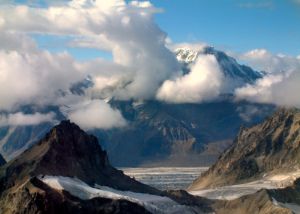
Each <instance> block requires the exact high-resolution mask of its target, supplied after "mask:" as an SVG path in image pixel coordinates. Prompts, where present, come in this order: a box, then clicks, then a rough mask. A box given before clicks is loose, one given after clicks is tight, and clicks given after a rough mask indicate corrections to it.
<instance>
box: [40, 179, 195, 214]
mask: <svg viewBox="0 0 300 214" xmlns="http://www.w3.org/2000/svg"><path fill="white" fill-rule="evenodd" d="M38 178H39V179H40V180H41V181H43V182H44V183H46V184H47V185H49V186H50V187H52V188H54V189H57V190H65V191H68V192H69V193H70V194H72V195H73V196H76V197H78V198H81V199H83V200H88V199H91V198H96V197H101V198H110V199H124V200H128V201H131V202H134V203H137V204H139V205H141V206H143V207H145V208H146V209H147V210H148V211H150V212H152V213H158V214H176V213H185V214H189V213H195V209H196V208H192V207H188V206H184V205H180V204H178V203H176V202H175V201H173V200H171V199H170V198H168V197H162V196H157V195H151V194H144V193H136V192H130V191H120V190H116V189H113V188H110V187H107V186H99V185H96V186H95V187H91V186H89V185H88V184H86V183H84V182H83V181H81V180H79V179H77V178H70V177H62V176H47V175H46V176H39V177H38Z"/></svg>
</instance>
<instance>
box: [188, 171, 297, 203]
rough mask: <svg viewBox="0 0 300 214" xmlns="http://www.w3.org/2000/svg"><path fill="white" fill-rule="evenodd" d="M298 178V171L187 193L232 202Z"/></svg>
mask: <svg viewBox="0 0 300 214" xmlns="http://www.w3.org/2000/svg"><path fill="white" fill-rule="evenodd" d="M299 177H300V171H295V172H291V173H286V174H277V175H272V176H266V177H264V178H263V179H260V180H257V181H253V182H249V183H244V184H238V185H231V186H224V187H218V188H213V189H204V190H196V191H189V193H190V194H192V195H196V196H202V197H206V198H210V199H223V200H233V199H236V198H239V197H241V196H243V195H249V194H252V193H255V192H257V191H258V190H260V189H279V188H285V187H287V186H289V185H291V184H292V183H293V182H294V181H295V180H296V179H297V178H299Z"/></svg>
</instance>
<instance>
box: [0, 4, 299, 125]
mask: <svg viewBox="0 0 300 214" xmlns="http://www.w3.org/2000/svg"><path fill="white" fill-rule="evenodd" d="M299 11H300V2H299V0H285V1H283V0H281V1H280V0H277V1H275V0H273V1H272V0H266V1H265V0H261V1H238V0H226V1H225V0H218V1H217V0H210V1H202V0H197V1H196V0H189V1H186V0H185V1H183V0H181V1H179V0H172V1H171V0H153V1H151V2H150V1H125V0H72V1H64V0H51V1H50V0H47V1H45V0H44V1H42V0H27V1H25V0H3V1H1V4H0V126H8V125H14V126H16V125H18V124H20V125H26V124H28V125H34V124H38V123H41V122H48V121H52V122H56V121H57V117H56V116H57V115H56V113H55V112H53V111H52V110H51V109H52V108H49V106H56V107H58V109H59V110H60V112H61V113H62V114H64V116H65V117H66V118H69V119H71V120H72V121H74V122H76V123H78V124H79V125H81V126H82V127H83V128H85V129H93V128H103V129H110V128H115V127H123V126H126V125H127V121H126V120H125V119H124V118H123V116H122V115H121V113H120V112H119V111H118V110H116V109H114V108H112V107H111V106H110V104H109V103H108V102H107V101H108V100H109V99H112V98H113V99H116V100H133V101H135V102H139V103H140V102H142V101H143V100H159V101H161V102H168V103H173V104H178V103H202V102H210V101H212V100H216V99H219V98H220V96H222V95H224V94H232V95H233V96H234V98H235V100H237V101H238V100H248V101H249V102H255V103H268V104H269V103H271V104H275V105H278V106H288V107H300V99H299V98H298V96H297V94H298V92H299V91H300V49H299V47H300V45H299V38H300V28H299V26H298V25H299V24H298V23H299V20H300V13H299ZM207 46H214V47H215V49H216V50H221V51H224V52H225V53H227V54H228V55H229V56H231V57H234V58H235V59H236V60H237V61H235V60H234V59H230V58H229V60H228V61H227V62H226V63H225V65H226V66H228V69H230V68H232V67H236V66H238V65H237V62H242V63H245V64H247V65H249V66H251V67H252V68H253V69H255V70H257V71H263V73H261V75H262V76H263V77H262V78H260V79H258V80H257V81H255V82H245V81H244V80H242V79H239V78H231V77H229V76H228V75H226V74H225V71H223V70H222V66H221V64H222V63H223V64H222V65H223V66H224V62H220V61H219V60H218V59H217V57H216V56H215V55H214V53H213V52H212V53H210V54H207V53H206V52H205V50H206V47H207ZM178 48H184V49H181V50H183V51H188V53H196V54H195V55H194V56H196V57H195V58H194V61H193V62H192V63H191V64H189V65H188V72H186V68H184V64H183V62H182V61H181V60H179V58H178V57H177V56H176V55H175V53H174V52H176V51H178ZM241 72H245V71H241ZM74 87H75V88H77V91H80V92H78V93H75V92H74V90H71V89H74ZM26 106H27V107H28V106H31V108H32V109H33V112H32V113H28V112H26V111H24V109H26V108H25V107H26ZM49 109H50V110H49ZM102 115H105V117H104V116H102ZM108 121H109V122H108Z"/></svg>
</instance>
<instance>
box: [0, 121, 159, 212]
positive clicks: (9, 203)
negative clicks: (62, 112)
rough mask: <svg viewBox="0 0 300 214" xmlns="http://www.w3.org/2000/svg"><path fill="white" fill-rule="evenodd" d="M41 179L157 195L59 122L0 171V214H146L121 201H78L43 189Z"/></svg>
mask: <svg viewBox="0 0 300 214" xmlns="http://www.w3.org/2000/svg"><path fill="white" fill-rule="evenodd" d="M45 175H47V176H49V175H52V176H65V177H69V178H70V179H72V178H73V179H75V180H76V181H77V180H78V179H80V182H85V183H86V185H87V184H90V185H92V186H93V185H95V184H97V185H104V186H109V187H112V188H115V189H119V190H127V191H137V192H145V193H152V194H160V192H159V191H158V190H156V189H154V188H151V187H149V186H146V185H144V184H141V183H139V182H137V181H135V180H134V179H131V178H129V177H128V176H126V175H124V174H123V172H121V171H119V170H117V169H115V168H113V167H112V166H111V165H110V163H109V161H108V159H107V155H106V152H105V151H103V150H102V149H101V147H100V145H99V143H98V141H97V139H96V138H95V137H94V136H91V135H87V134H86V133H85V132H83V131H82V130H81V129H80V128H79V127H78V126H77V125H75V124H73V123H70V122H69V121H62V122H61V123H60V124H59V125H57V126H55V127H54V128H53V129H52V130H51V131H50V132H49V133H47V135H46V136H45V137H44V138H43V139H42V140H40V141H39V142H38V143H37V144H36V145H34V146H33V147H32V148H30V149H28V150H26V151H25V152H24V153H23V154H21V155H20V156H18V157H17V158H15V159H14V160H12V161H10V162H9V163H7V164H5V165H4V166H2V167H1V168H0V213H7V214H10V213H24V214H34V213H149V212H148V211H147V210H146V209H145V208H144V207H142V206H140V205H138V204H136V203H133V202H130V201H128V200H124V199H111V198H109V197H105V198H102V197H92V198H86V199H81V198H80V197H78V196H76V195H75V196H74V195H71V194H70V193H69V192H68V191H65V190H64V189H62V190H59V189H57V188H53V187H51V186H49V185H48V184H46V183H45V182H44V181H43V178H44V176H45ZM78 181H79V180H78ZM58 185H59V186H61V185H62V184H60V183H58ZM87 187H88V186H87ZM88 188H92V187H88ZM81 194H83V192H82V193H81Z"/></svg>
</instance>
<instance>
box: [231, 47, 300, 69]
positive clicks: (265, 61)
mask: <svg viewBox="0 0 300 214" xmlns="http://www.w3.org/2000/svg"><path fill="white" fill-rule="evenodd" d="M237 57H238V59H240V60H243V61H245V62H247V63H248V64H249V65H250V66H252V67H254V68H255V69H258V70H262V71H265V72H267V73H276V72H282V71H284V72H293V71H294V70H295V69H299V68H300V60H299V59H297V58H296V57H292V56H286V55H283V54H272V53H270V52H269V51H267V50H265V49H254V50H251V51H248V52H246V53H244V54H241V55H237Z"/></svg>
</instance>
